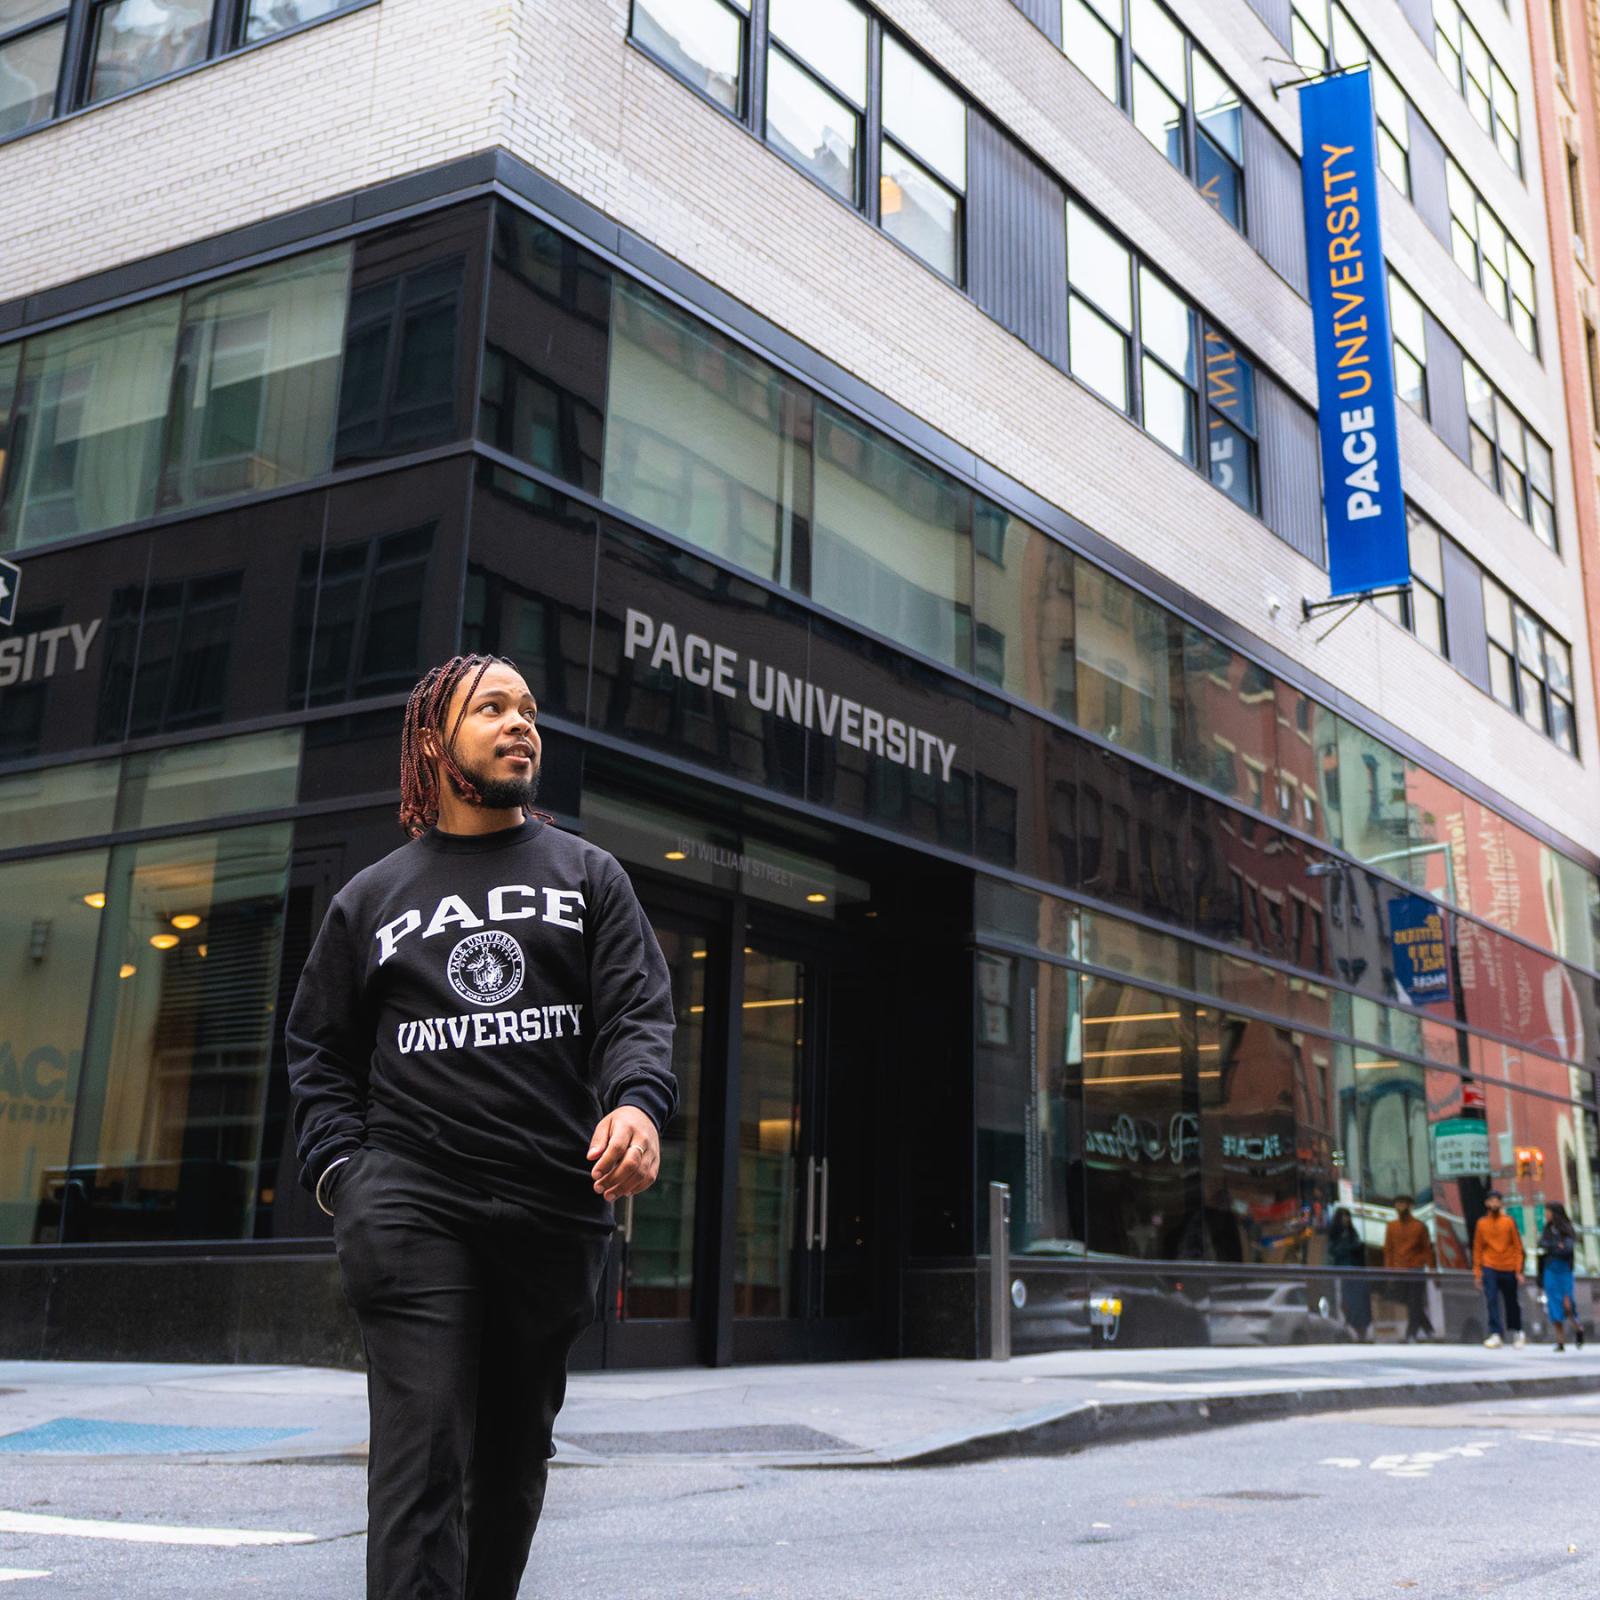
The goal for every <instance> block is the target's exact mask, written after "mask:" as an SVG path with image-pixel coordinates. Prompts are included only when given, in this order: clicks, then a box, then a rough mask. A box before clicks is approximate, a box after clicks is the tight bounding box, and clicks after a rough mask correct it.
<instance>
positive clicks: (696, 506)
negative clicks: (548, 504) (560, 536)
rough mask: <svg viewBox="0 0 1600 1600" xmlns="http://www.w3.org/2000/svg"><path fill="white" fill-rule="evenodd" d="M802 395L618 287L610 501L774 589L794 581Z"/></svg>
mask: <svg viewBox="0 0 1600 1600" xmlns="http://www.w3.org/2000/svg"><path fill="white" fill-rule="evenodd" d="M792 392H793V391H792V388H791V386H790V385H789V384H788V383H787V382H786V381H785V380H784V379H782V378H781V377H780V376H779V374H778V373H777V372H776V371H775V370H774V369H773V368H771V367H769V366H768V365H767V364H766V363H765V362H764V361H760V360H758V359H757V358H756V357H755V356H752V355H750V354H749V353H748V352H746V351H745V350H743V349H741V348H740V347H739V346H737V345H735V344H734V343H733V342H732V341H731V340H728V339H724V338H723V337H721V336H720V335H719V334H716V333H714V332H712V330H711V329H709V328H707V327H706V326H705V325H704V324H702V323H700V322H698V321H696V320H695V319H693V318H691V317H687V316H684V315H683V314H682V313H681V312H679V311H677V310H675V309H674V308H673V307H671V306H669V305H668V304H667V303H666V302H665V301H663V300H660V299H658V298H657V297H656V296H654V295H652V294H650V293H648V292H647V291H644V290H641V289H636V288H633V287H631V286H630V285H628V284H626V283H624V282H622V281H620V280H619V281H618V283H617V287H616V294H615V299H614V302H613V309H612V324H611V376H610V386H609V399H608V414H607V420H606V430H605V474H604V486H605V487H604V492H605V497H606V499H607V500H609V501H611V502H612V504H614V505H617V506H620V507H621V508H622V509H623V510H624V511H629V512H632V513H633V515H635V516H637V517H640V518H642V519H643V520H644V521H646V522H649V523H652V524H654V525H655V526H656V527H658V528H664V529H665V530H666V531H667V532H668V533H672V534H675V535H677V537H679V538H680V539H686V540H688V542H689V543H691V544H694V545H698V546H699V547H700V548H701V549H704V550H709V551H710V552H711V553H712V554H714V555H719V556H722V557H724V558H725V559H727V560H729V561H732V562H734V563H735V564H736V565H738V566H741V567H744V568H746V569H747V570H749V571H752V572H756V573H759V574H760V575H761V576H762V577H764V578H770V579H774V580H777V581H779V582H784V581H787V580H788V578H789V576H790V572H789V562H790V560H791V557H792V537H793V534H792V526H791V522H790V516H791V512H792V509H793V495H792V492H787V491H786V486H788V485H791V484H792V481H793V479H794V475H795V473H796V470H797V466H796V455H795V450H794V446H793V445H792V444H791V443H789V441H788V440H787V438H786V435H785V431H784V414H785V405H786V403H790V404H792V403H791V402H788V401H787V397H788V396H789V395H791V393H792Z"/></svg>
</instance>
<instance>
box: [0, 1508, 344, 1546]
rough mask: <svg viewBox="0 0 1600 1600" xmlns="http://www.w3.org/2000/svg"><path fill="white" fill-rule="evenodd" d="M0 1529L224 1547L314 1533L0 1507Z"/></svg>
mask: <svg viewBox="0 0 1600 1600" xmlns="http://www.w3.org/2000/svg"><path fill="white" fill-rule="evenodd" d="M0 1533H36V1534H54V1535H58V1536H66V1537H68V1538H73V1539H119V1540H123V1541H125V1542H126V1543H128V1544H209V1545H222V1546H227V1547H232V1546H237V1545H261V1544H311V1543H314V1542H315V1540H316V1537H317V1536H316V1534H314V1533H278V1532H275V1531H272V1530H268V1529H260V1528H182V1527H176V1526H172V1525H168V1524H163V1523H151V1522H94V1521H90V1520H89V1519H88V1518H86V1517H46V1516H40V1515H38V1514H37V1513H35V1512H31V1511H0Z"/></svg>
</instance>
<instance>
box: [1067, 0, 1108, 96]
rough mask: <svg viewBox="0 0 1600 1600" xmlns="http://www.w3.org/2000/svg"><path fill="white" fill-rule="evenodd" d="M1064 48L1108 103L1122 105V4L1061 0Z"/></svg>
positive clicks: (1098, 0)
mask: <svg viewBox="0 0 1600 1600" xmlns="http://www.w3.org/2000/svg"><path fill="white" fill-rule="evenodd" d="M1061 48H1062V49H1063V50H1064V51H1065V52H1066V54H1067V56H1068V58H1069V59H1070V60H1072V61H1073V62H1074V63H1075V64H1076V66H1077V67H1078V69H1079V71H1081V72H1082V73H1083V75H1084V76H1085V77H1086V78H1087V79H1088V80H1089V82H1090V83H1092V84H1093V85H1094V86H1095V88H1097V89H1098V90H1099V91H1100V93H1101V94H1103V95H1104V96H1105V97H1106V99H1107V100H1109V101H1110V102H1111V103H1112V104H1113V105H1118V106H1120V105H1121V104H1122V0H1061Z"/></svg>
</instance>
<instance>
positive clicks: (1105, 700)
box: [1075, 560, 1172, 765]
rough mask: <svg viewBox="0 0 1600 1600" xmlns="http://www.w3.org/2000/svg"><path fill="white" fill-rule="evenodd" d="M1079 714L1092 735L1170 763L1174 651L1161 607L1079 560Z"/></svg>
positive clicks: (1166, 618) (1164, 611) (1076, 617)
mask: <svg viewBox="0 0 1600 1600" xmlns="http://www.w3.org/2000/svg"><path fill="white" fill-rule="evenodd" d="M1075 594H1076V609H1075V620H1076V626H1077V645H1078V720H1079V722H1080V723H1081V724H1082V726H1084V727H1085V728H1087V729H1088V730H1089V731H1090V732H1091V733H1095V734H1098V735H1099V736H1100V737H1101V738H1102V739H1107V740H1109V741H1110V742H1111V743H1112V744H1117V745H1121V746H1123V747H1124V748H1125V749H1128V750H1133V751H1136V752H1137V753H1138V754H1140V755H1143V756H1147V757H1149V758H1150V759H1152V760H1155V761H1159V762H1161V763H1163V764H1164V765H1170V764H1171V762H1172V689H1171V669H1172V650H1171V639H1170V636H1169V633H1168V627H1169V615H1168V613H1167V611H1166V609H1165V608H1164V607H1162V606H1159V605H1157V604H1156V603H1155V601H1153V600H1147V599H1146V598H1145V597H1144V596H1143V595H1142V594H1139V593H1138V592H1137V591H1136V590H1134V589H1131V588H1129V587H1128V585H1127V584H1125V583H1122V582H1120V581H1119V580H1118V579H1116V578H1113V577H1112V576H1111V575H1110V573H1108V572H1102V571H1101V570H1100V568H1098V567H1096V566H1094V565H1092V564H1091V563H1090V562H1087V561H1083V560H1080V561H1079V562H1078V565H1077V574H1076V587H1075Z"/></svg>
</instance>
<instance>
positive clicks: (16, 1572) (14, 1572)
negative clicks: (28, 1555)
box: [0, 1567, 50, 1583]
mask: <svg viewBox="0 0 1600 1600" xmlns="http://www.w3.org/2000/svg"><path fill="white" fill-rule="evenodd" d="M49 1576H50V1574H49V1573H48V1572H27V1571H24V1570H23V1568H21V1567H0V1583H15V1582H16V1581H17V1580H18V1579H19V1578H48V1577H49Z"/></svg>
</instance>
